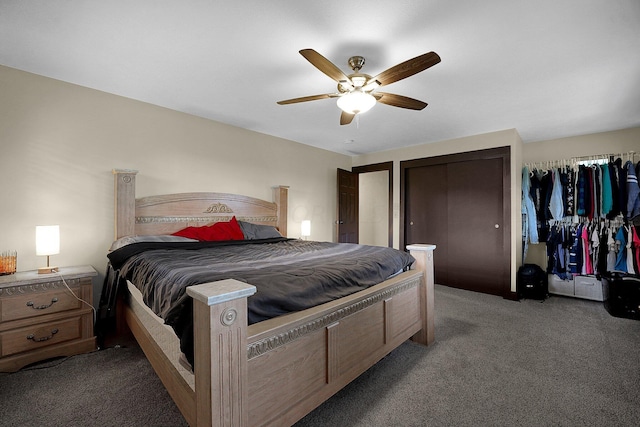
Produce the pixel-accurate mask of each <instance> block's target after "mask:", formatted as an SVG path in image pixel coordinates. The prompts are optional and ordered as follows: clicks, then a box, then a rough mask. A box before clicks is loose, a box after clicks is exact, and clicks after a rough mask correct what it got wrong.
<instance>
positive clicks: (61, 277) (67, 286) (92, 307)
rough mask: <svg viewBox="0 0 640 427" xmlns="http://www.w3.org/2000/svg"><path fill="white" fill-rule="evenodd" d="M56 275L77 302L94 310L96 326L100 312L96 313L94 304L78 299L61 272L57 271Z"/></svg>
mask: <svg viewBox="0 0 640 427" xmlns="http://www.w3.org/2000/svg"><path fill="white" fill-rule="evenodd" d="M55 273H56V274H57V275H58V276H59V277H60V279H61V280H62V283H63V284H64V286H65V287H66V288H67V289H68V290H69V292H71V295H73V297H74V298H75V299H77V300H78V301H80V302H81V303H83V304H86V305H88V306H89V307H91V310H93V324H94V325H95V324H96V320H97V317H98V312H97V311H96V308H95V307H94V306H93V305H92V304H90V303H88V302H87V301H85V300H83V299H82V298H80V297H78V296H77V295H76V294H75V292H73V290H72V289H71V288H70V287H69V285H68V284H67V281H66V280H64V277H63V276H62V274H61V273H60V272H59V271H57V270H56V271H55Z"/></svg>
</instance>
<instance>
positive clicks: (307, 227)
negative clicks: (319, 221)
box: [300, 219, 311, 237]
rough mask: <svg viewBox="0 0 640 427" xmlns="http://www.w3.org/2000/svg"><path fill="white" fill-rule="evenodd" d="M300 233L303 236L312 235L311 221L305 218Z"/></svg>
mask: <svg viewBox="0 0 640 427" xmlns="http://www.w3.org/2000/svg"><path fill="white" fill-rule="evenodd" d="M300 235H301V236H303V237H308V236H311V221H309V220H308V219H305V220H304V221H302V224H301V226H300Z"/></svg>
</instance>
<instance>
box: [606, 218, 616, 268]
mask: <svg viewBox="0 0 640 427" xmlns="http://www.w3.org/2000/svg"><path fill="white" fill-rule="evenodd" d="M606 232H607V247H608V252H607V269H606V271H613V270H615V269H616V256H617V252H618V250H617V249H618V247H617V245H616V239H615V230H614V229H613V228H612V227H607V231H606Z"/></svg>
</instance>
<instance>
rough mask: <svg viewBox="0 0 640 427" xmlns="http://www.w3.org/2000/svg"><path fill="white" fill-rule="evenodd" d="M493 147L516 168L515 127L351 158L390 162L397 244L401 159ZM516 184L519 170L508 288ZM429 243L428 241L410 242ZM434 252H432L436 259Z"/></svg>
mask: <svg viewBox="0 0 640 427" xmlns="http://www.w3.org/2000/svg"><path fill="white" fill-rule="evenodd" d="M494 147H510V148H511V170H512V171H519V170H520V165H521V163H522V140H521V139H520V136H519V135H518V132H517V131H516V130H515V129H507V130H503V131H498V132H492V133H486V134H482V135H474V136H469V137H464V138H457V139H452V140H447V141H441V142H437V143H430V144H422V145H416V146H412V147H406V148H399V149H397V150H389V151H383V152H379V153H374V154H367V155H361V156H358V157H355V158H354V162H353V165H354V166H363V165H368V164H373V163H380V162H388V161H393V173H394V176H393V186H394V189H393V244H394V247H396V248H397V247H398V246H399V244H400V162H401V161H403V160H412V159H420V158H423V157H433V156H439V155H444V154H454V153H463V152H467V151H475V150H482V149H487V148H494ZM520 186H521V177H520V174H519V173H512V174H511V208H512V209H511V230H512V231H513V232H512V233H511V234H512V235H511V278H512V280H511V289H512V290H513V291H515V289H516V288H515V277H516V276H515V274H516V271H517V266H518V265H519V263H520V262H521V259H520V258H521V255H520V254H521V252H522V243H521V236H520V234H521V233H520V231H519V230H521V229H522V217H521V215H520V203H521V198H520ZM412 243H430V242H412ZM437 251H438V249H437V248H436V255H434V256H435V257H436V258H435V260H436V262H437Z"/></svg>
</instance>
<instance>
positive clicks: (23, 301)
mask: <svg viewBox="0 0 640 427" xmlns="http://www.w3.org/2000/svg"><path fill="white" fill-rule="evenodd" d="M96 275H97V273H96V271H95V270H94V269H93V267H90V266H81V267H60V269H59V273H51V274H38V273H37V271H24V272H18V273H15V274H12V275H9V276H0V372H15V371H17V370H19V369H20V368H22V367H24V366H26V365H28V364H31V363H34V362H39V361H41V360H45V359H49V358H52V357H59V356H71V355H74V354H79V353H86V352H89V351H92V350H95V348H96V339H95V336H94V333H93V321H94V318H93V310H92V309H91V307H89V306H88V305H87V304H85V303H83V302H81V301H79V300H78V299H76V298H75V297H74V295H73V294H72V293H71V292H70V291H69V289H67V287H66V286H65V285H64V282H66V284H67V285H68V286H69V288H71V290H72V291H73V293H74V294H75V295H76V296H77V297H78V298H81V299H83V300H84V301H87V302H88V303H90V304H93V284H92V278H93V277H94V276H96ZM61 276H62V278H64V282H63V280H62V278H61Z"/></svg>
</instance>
